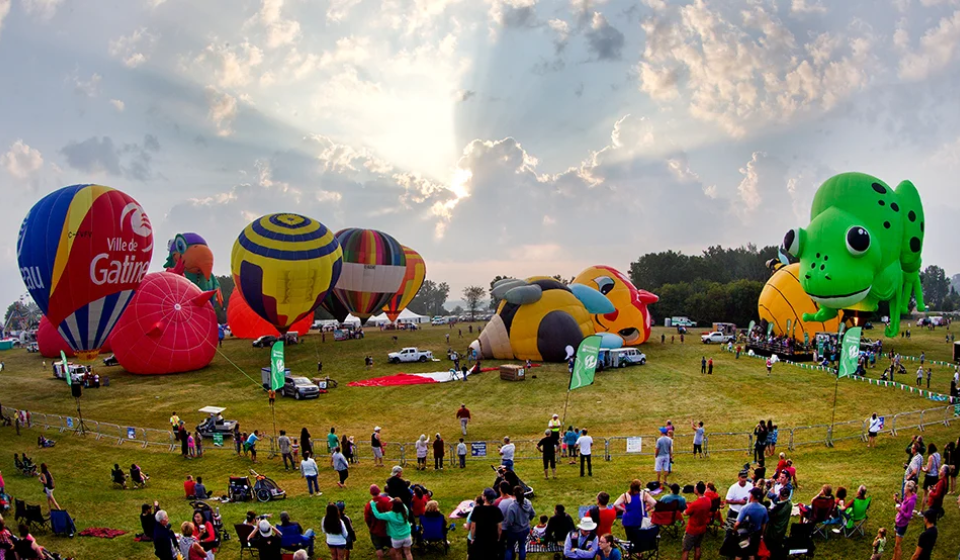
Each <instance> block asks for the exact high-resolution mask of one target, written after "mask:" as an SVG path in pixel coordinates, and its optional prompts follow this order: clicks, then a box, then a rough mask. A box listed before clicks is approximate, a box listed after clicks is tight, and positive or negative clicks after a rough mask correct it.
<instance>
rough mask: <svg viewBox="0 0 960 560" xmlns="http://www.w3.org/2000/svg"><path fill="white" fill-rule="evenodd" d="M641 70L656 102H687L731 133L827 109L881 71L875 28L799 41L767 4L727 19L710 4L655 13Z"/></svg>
mask: <svg viewBox="0 0 960 560" xmlns="http://www.w3.org/2000/svg"><path fill="white" fill-rule="evenodd" d="M641 25H642V28H643V30H644V32H645V34H646V38H647V39H646V44H645V48H644V52H643V57H642V59H641V61H640V63H639V65H638V67H637V72H638V74H639V76H640V90H641V91H643V92H645V93H647V94H648V95H650V97H651V98H653V99H655V100H658V101H663V102H671V101H680V102H686V104H687V110H688V111H689V113H690V115H692V116H693V117H695V118H697V119H701V120H704V121H708V122H713V123H716V124H717V125H719V126H720V127H721V128H722V129H723V130H725V131H726V132H727V133H728V134H730V135H732V136H743V135H744V134H746V132H747V130H748V129H753V130H756V129H758V128H761V127H763V126H765V125H768V124H771V123H775V122H784V121H787V120H790V119H792V118H795V117H796V116H797V115H799V114H809V113H816V112H823V111H828V110H830V109H832V108H833V107H836V106H837V104H839V103H840V102H841V101H842V100H844V99H846V98H848V97H850V96H851V95H853V94H855V93H857V92H859V91H861V90H863V89H865V88H866V87H867V85H868V84H869V81H870V76H871V75H872V72H871V70H873V69H875V68H876V67H877V66H878V63H877V57H876V55H875V54H874V53H873V48H874V42H875V40H874V38H873V36H872V33H871V32H870V30H869V28H867V27H865V26H860V27H859V28H854V27H851V28H850V29H849V30H848V32H847V33H846V34H845V37H842V38H841V37H835V36H833V35H829V34H822V33H821V34H815V35H814V36H813V37H812V38H811V40H810V42H809V43H808V44H799V43H798V42H797V40H796V38H795V36H794V35H793V33H792V32H791V31H790V29H789V28H788V27H787V26H785V25H784V24H783V22H781V21H780V19H779V18H778V17H777V16H776V14H775V13H774V12H772V11H768V10H767V8H766V7H765V5H763V4H755V5H752V6H751V7H750V8H749V9H744V10H741V11H740V12H738V13H737V14H736V18H733V17H731V18H728V17H726V16H725V15H724V14H723V13H722V12H720V11H719V10H715V9H713V8H712V6H711V5H710V4H708V3H707V2H706V1H705V0H696V1H695V2H694V3H693V4H689V5H685V6H681V7H672V8H671V7H668V8H665V9H663V10H661V11H657V12H655V13H654V14H653V15H651V16H649V17H647V18H646V19H645V20H644V21H643V22H642V24H641Z"/></svg>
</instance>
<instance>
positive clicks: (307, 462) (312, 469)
mask: <svg viewBox="0 0 960 560" xmlns="http://www.w3.org/2000/svg"><path fill="white" fill-rule="evenodd" d="M300 474H302V475H303V477H304V478H306V479H307V492H309V493H310V495H311V496H313V491H314V490H316V491H317V496H321V495H323V492H321V491H320V484H319V483H318V482H317V477H318V476H319V475H320V469H318V468H317V462H316V461H314V460H313V457H312V456H311V455H310V452H308V451H305V452H304V453H303V460H302V461H300Z"/></svg>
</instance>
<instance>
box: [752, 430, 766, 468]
mask: <svg viewBox="0 0 960 560" xmlns="http://www.w3.org/2000/svg"><path fill="white" fill-rule="evenodd" d="M768 433H769V430H768V429H767V423H766V422H764V421H763V420H760V422H759V423H758V424H757V426H756V427H755V428H754V429H753V436H754V438H755V439H754V442H753V462H754V463H761V462H763V457H764V453H765V452H766V449H767V434H768Z"/></svg>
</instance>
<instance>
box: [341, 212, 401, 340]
mask: <svg viewBox="0 0 960 560" xmlns="http://www.w3.org/2000/svg"><path fill="white" fill-rule="evenodd" d="M337 240H338V241H339V242H340V246H341V247H342V248H343V273H342V274H340V280H339V281H338V282H337V283H336V286H335V287H334V289H333V293H335V294H336V295H337V299H339V300H340V303H342V304H343V306H344V307H345V308H346V309H347V310H348V311H350V313H353V314H354V315H355V316H357V317H358V318H359V319H360V321H361V322H363V323H366V321H367V319H369V318H370V316H371V315H373V314H374V313H377V312H378V311H380V310H381V309H383V306H384V305H386V304H387V301H389V300H390V298H391V297H393V295H394V294H396V293H397V291H398V290H399V289H400V284H401V283H402V282H403V277H404V275H405V274H406V272H407V259H406V257H405V256H404V254H403V247H402V246H401V245H400V244H399V243H397V240H396V239H394V238H393V237H390V236H389V235H387V234H386V233H383V232H380V231H377V230H374V229H357V228H350V229H343V230H340V231H338V232H337Z"/></svg>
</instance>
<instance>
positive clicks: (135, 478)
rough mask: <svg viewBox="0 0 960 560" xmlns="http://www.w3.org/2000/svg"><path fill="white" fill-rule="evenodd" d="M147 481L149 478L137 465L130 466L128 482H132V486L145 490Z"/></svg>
mask: <svg viewBox="0 0 960 560" xmlns="http://www.w3.org/2000/svg"><path fill="white" fill-rule="evenodd" d="M148 480H150V476H148V475H147V473H145V472H143V471H142V470H140V466H139V465H137V464H136V463H133V464H131V465H130V481H131V482H133V485H134V486H136V487H138V488H145V487H146V486H147V481H148Z"/></svg>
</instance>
